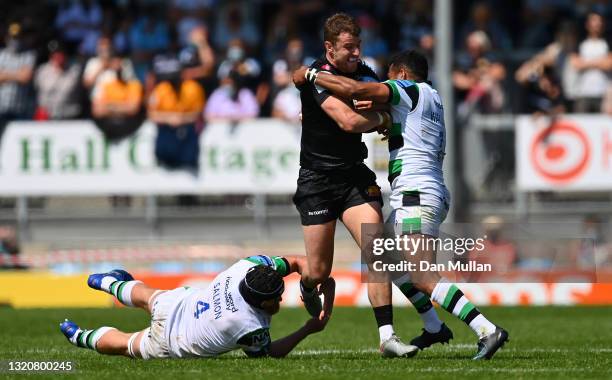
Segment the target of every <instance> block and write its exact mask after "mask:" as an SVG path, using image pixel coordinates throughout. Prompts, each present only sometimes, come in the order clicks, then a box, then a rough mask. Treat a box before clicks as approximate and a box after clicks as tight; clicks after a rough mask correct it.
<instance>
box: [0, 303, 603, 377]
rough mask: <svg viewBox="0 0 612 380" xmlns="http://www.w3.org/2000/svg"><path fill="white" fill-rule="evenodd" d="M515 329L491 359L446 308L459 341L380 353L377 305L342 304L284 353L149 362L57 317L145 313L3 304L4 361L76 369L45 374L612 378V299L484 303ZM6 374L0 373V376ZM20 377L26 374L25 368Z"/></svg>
mask: <svg viewBox="0 0 612 380" xmlns="http://www.w3.org/2000/svg"><path fill="white" fill-rule="evenodd" d="M482 311H483V312H484V313H485V315H487V316H488V317H489V318H490V319H491V320H492V321H494V322H495V323H498V324H500V325H502V326H504V327H505V328H506V329H507V330H508V331H509V332H510V343H509V344H507V345H506V346H505V347H504V349H502V350H501V351H500V352H498V353H497V355H496V356H495V357H494V358H493V360H491V361H487V362H473V361H471V360H470V358H471V356H472V354H473V353H474V352H475V347H476V345H475V343H476V339H475V337H474V335H473V334H472V332H471V331H470V330H469V329H468V328H467V327H466V326H465V325H463V324H462V323H461V322H457V321H456V320H455V319H454V318H453V317H452V316H450V315H448V314H446V313H445V312H444V311H441V312H440V314H441V315H442V318H443V319H444V320H445V321H446V323H447V324H448V325H449V327H450V328H451V329H452V330H453V332H454V334H455V339H454V340H452V341H451V345H445V346H440V345H436V346H434V347H432V348H430V349H428V350H425V351H423V352H420V353H419V354H418V355H417V356H416V357H414V358H411V359H391V360H389V359H382V358H380V357H379V355H378V353H377V352H376V349H377V344H378V334H377V329H376V326H375V323H374V318H373V316H372V312H371V310H369V309H355V308H336V309H335V310H334V315H333V317H332V320H331V321H330V324H329V325H328V328H327V330H326V331H324V332H322V333H320V334H317V335H313V336H310V337H309V338H307V339H306V340H305V341H304V342H302V344H300V345H299V346H298V347H297V349H296V351H294V353H292V354H291V355H290V356H288V357H287V358H285V359H269V358H266V359H247V358H246V357H245V356H243V355H242V353H234V354H229V355H225V356H222V357H220V358H217V359H189V360H152V361H146V362H145V361H141V360H133V359H129V358H124V357H111V356H101V355H99V354H97V353H95V352H93V351H90V350H85V349H79V348H76V347H74V346H72V345H70V344H69V343H68V342H67V341H66V340H65V338H64V336H63V335H62V334H61V333H60V331H59V328H58V324H59V322H60V321H61V320H63V318H65V317H68V318H71V319H73V320H74V321H76V322H77V323H79V324H81V326H83V327H86V328H92V327H99V326H102V325H107V326H115V327H118V328H120V329H122V330H124V331H133V330H138V329H141V328H144V327H146V325H147V321H148V319H147V315H146V314H145V313H144V312H142V311H139V310H129V309H65V310H64V309H61V310H57V309H51V310H47V309H45V310H42V309H41V310H12V309H8V308H2V309H0V326H1V327H2V328H1V331H0V360H9V359H10V360H40V361H43V360H44V361H49V360H56V361H65V360H71V361H73V362H74V363H75V364H76V371H75V372H73V373H69V374H54V375H52V374H44V373H43V374H40V373H37V374H32V375H31V377H35V378H37V379H39V378H40V379H42V378H50V377H58V376H62V377H69V378H75V379H76V378H79V379H80V378H87V379H134V378H143V379H149V380H152V379H154V380H158V379H167V378H168V379H169V378H173V379H179V378H201V379H283V380H289V379H309V380H310V379H351V380H356V379H368V380H382V379H418V380H421V379H454V378H469V379H476V378H481V379H497V378H511V379H517V378H537V379H539V380H540V379H560V378H593V379H602V378H608V379H612V308H610V307H608V308H587V307H581V308H578V307H540V308H482ZM305 318H306V312H305V311H304V310H302V309H284V310H281V312H280V314H279V315H278V316H276V317H275V318H274V323H273V329H272V337H273V339H274V338H278V337H280V336H283V335H284V334H286V333H288V332H290V331H292V330H293V329H295V328H297V327H298V326H299V325H300V324H301V323H302V321H304V320H305ZM395 323H396V330H397V333H398V334H399V335H400V336H401V337H402V338H404V340H406V341H407V340H409V339H410V338H411V337H412V336H414V335H415V334H416V333H417V332H419V331H420V327H421V326H420V320H419V318H418V316H417V314H416V313H415V311H414V310H412V309H409V308H396V309H395ZM4 376H7V373H6V372H5V373H0V378H2V377H4ZM19 377H20V378H21V377H23V376H19Z"/></svg>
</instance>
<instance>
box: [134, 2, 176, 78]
mask: <svg viewBox="0 0 612 380" xmlns="http://www.w3.org/2000/svg"><path fill="white" fill-rule="evenodd" d="M129 40H130V46H131V48H132V61H133V62H134V68H135V70H136V76H137V77H138V79H139V80H140V81H142V82H144V80H145V75H146V73H147V72H148V71H149V69H150V67H149V66H150V62H151V61H152V60H153V57H154V55H155V54H157V53H158V52H161V51H163V50H165V49H167V48H168V45H169V43H170V41H169V38H168V25H167V23H166V21H165V20H164V19H163V18H162V17H160V15H159V12H158V8H157V7H155V6H154V5H152V4H148V5H145V6H144V8H143V9H142V13H141V14H140V16H138V17H137V18H136V21H135V22H134V24H132V26H131V27H130V31H129Z"/></svg>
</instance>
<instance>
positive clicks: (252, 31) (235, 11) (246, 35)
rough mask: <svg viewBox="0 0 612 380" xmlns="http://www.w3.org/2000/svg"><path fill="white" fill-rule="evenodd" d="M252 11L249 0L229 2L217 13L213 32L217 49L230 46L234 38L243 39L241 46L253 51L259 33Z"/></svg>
mask: <svg viewBox="0 0 612 380" xmlns="http://www.w3.org/2000/svg"><path fill="white" fill-rule="evenodd" d="M253 13H254V11H253V9H252V7H251V6H250V5H249V2H240V3H239V2H231V3H228V5H227V6H226V7H224V8H222V9H221V10H220V11H219V13H218V14H217V15H218V19H217V22H216V24H215V25H216V28H215V33H214V36H215V38H214V42H215V46H216V47H217V49H219V50H228V49H230V48H231V42H232V41H234V40H237V39H238V40H241V41H243V47H244V48H246V49H248V50H249V51H253V50H254V49H255V48H256V47H257V46H258V45H259V43H260V40H261V34H260V33H259V30H258V29H257V25H256V24H255V17H254V14H253Z"/></svg>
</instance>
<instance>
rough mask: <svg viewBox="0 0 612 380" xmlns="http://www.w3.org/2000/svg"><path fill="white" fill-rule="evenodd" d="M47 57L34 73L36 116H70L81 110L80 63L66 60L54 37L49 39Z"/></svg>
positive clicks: (56, 118) (77, 114)
mask: <svg viewBox="0 0 612 380" xmlns="http://www.w3.org/2000/svg"><path fill="white" fill-rule="evenodd" d="M48 47H49V61H48V62H46V63H44V64H42V65H41V66H40V67H39V68H38V69H37V70H36V75H35V76H34V88H35V89H36V99H37V107H36V112H35V113H34V118H35V119H36V120H48V119H52V120H58V119H74V118H77V117H78V116H79V115H80V114H81V102H80V99H79V89H80V81H81V67H82V66H81V65H79V64H78V63H76V62H73V63H71V62H69V58H68V57H67V56H66V51H65V50H64V47H63V46H62V45H61V44H60V43H59V42H58V41H51V42H50V43H49V46H48Z"/></svg>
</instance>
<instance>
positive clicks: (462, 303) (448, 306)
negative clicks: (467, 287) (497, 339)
mask: <svg viewBox="0 0 612 380" xmlns="http://www.w3.org/2000/svg"><path fill="white" fill-rule="evenodd" d="M431 298H432V299H433V300H434V301H436V302H437V303H438V304H440V306H442V308H443V309H444V310H446V311H448V312H449V313H451V314H452V315H454V316H455V317H457V318H459V319H461V320H462V321H463V322H464V323H465V324H467V325H468V326H470V328H471V329H472V330H474V332H475V333H476V335H478V337H479V338H482V337H485V336H487V335H490V334H493V333H494V332H495V325H494V324H493V323H491V322H490V321H489V320H488V319H487V318H485V316H484V315H482V313H481V312H480V311H479V310H478V309H477V308H476V307H475V306H474V305H473V304H472V303H471V302H470V301H469V300H468V299H467V297H466V296H465V295H464V294H463V292H462V291H461V290H460V289H459V288H457V286H456V285H455V284H451V283H449V282H448V281H446V280H445V279H442V280H440V282H438V284H436V287H435V288H434V290H433V292H431Z"/></svg>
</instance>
